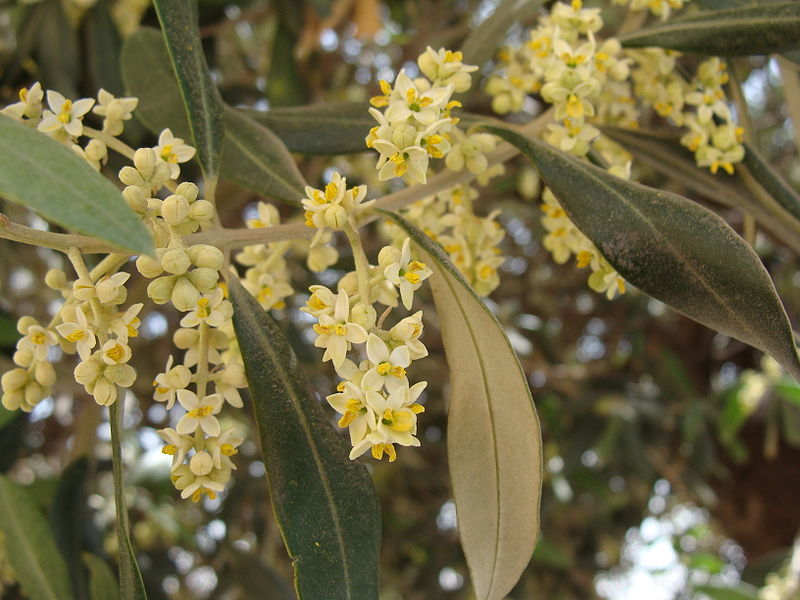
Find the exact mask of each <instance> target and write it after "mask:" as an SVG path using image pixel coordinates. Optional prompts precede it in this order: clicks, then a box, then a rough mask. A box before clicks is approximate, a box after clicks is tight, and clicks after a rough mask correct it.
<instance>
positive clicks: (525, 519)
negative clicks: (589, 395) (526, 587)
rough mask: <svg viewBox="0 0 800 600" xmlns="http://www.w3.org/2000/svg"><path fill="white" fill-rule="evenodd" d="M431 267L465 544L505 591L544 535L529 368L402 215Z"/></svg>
mask: <svg viewBox="0 0 800 600" xmlns="http://www.w3.org/2000/svg"><path fill="white" fill-rule="evenodd" d="M384 214H385V215H386V216H388V217H389V218H390V219H392V220H393V221H394V222H395V223H397V224H398V225H399V226H400V227H402V228H403V229H404V230H405V231H406V233H407V234H408V235H409V236H410V237H411V239H412V240H413V241H414V242H416V244H417V245H418V247H419V249H420V250H421V251H422V254H423V256H422V259H423V260H424V261H425V262H426V263H428V264H429V265H430V267H431V268H432V269H433V272H434V275H433V277H432V278H431V287H432V289H433V298H434V301H435V302H436V311H437V314H438V316H439V321H440V323H441V331H442V339H443V342H444V348H445V352H446V354H447V363H448V365H449V367H450V385H451V392H450V403H449V409H448V411H449V414H448V423H447V455H448V463H449V465H450V477H451V479H452V482H453V495H454V498H455V502H456V513H457V515H458V529H459V532H460V534H461V545H462V546H463V548H464V554H465V555H466V557H467V564H468V565H469V571H470V575H471V577H472V583H473V586H474V587H475V593H476V595H477V597H478V598H479V600H500V599H501V598H505V596H506V594H508V593H509V592H510V591H511V589H512V588H513V587H514V585H515V584H516V583H517V581H518V580H519V578H520V575H521V574H522V571H523V570H524V569H525V567H526V566H527V565H528V562H529V561H530V559H531V555H532V554H533V550H534V548H535V547H536V541H537V538H538V536H539V502H540V499H541V491H542V440H541V431H540V428H539V419H538V417H537V415H536V409H535V407H534V405H533V399H532V398H531V392H530V388H529V387H528V383H527V379H526V377H525V373H524V372H523V371H522V367H521V366H520V364H519V360H518V359H517V356H516V354H515V353H514V350H513V349H512V347H511V344H510V342H509V341H508V338H507V337H506V335H505V333H504V332H503V328H502V326H501V325H500V323H499V322H498V321H497V319H496V318H495V317H494V315H493V314H492V313H491V311H489V309H488V308H487V307H486V305H485V304H484V303H483V302H482V301H481V300H480V298H478V296H477V295H476V294H475V292H474V291H473V290H472V288H471V287H470V286H469V284H467V282H466V281H464V278H463V277H462V276H461V274H460V273H459V272H458V269H457V268H456V267H455V266H454V265H453V264H452V263H451V262H450V259H449V258H448V257H447V255H446V254H445V253H444V251H443V250H442V249H441V248H440V247H439V246H438V245H436V244H435V243H434V242H432V241H431V239H430V238H429V237H428V236H426V235H425V234H424V233H422V232H421V231H419V230H418V229H416V228H415V227H414V226H412V225H411V224H410V223H408V222H407V221H405V220H403V219H402V218H401V217H399V216H397V215H393V214H391V213H384Z"/></svg>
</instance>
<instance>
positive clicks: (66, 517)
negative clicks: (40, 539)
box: [50, 456, 89, 600]
mask: <svg viewBox="0 0 800 600" xmlns="http://www.w3.org/2000/svg"><path fill="white" fill-rule="evenodd" d="M88 476H89V460H88V459H87V458H86V457H85V456H83V457H81V458H78V459H77V460H75V461H74V462H73V463H72V464H70V465H69V466H68V467H67V468H66V469H64V472H63V473H62V474H61V477H60V478H59V480H58V488H56V494H55V496H54V497H53V504H52V506H51V508H50V523H51V524H52V528H53V536H54V538H55V540H56V545H57V546H58V548H59V550H61V554H62V556H63V557H64V561H65V563H66V565H67V570H68V571H69V575H70V579H71V581H72V591H73V593H74V594H75V598H77V599H78V600H83V599H85V598H87V590H86V575H85V574H84V572H83V564H82V563H81V551H82V550H83V531H84V528H85V526H86V524H87V518H86V517H87V514H86V513H87V511H86V481H87V478H88Z"/></svg>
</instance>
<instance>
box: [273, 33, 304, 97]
mask: <svg viewBox="0 0 800 600" xmlns="http://www.w3.org/2000/svg"><path fill="white" fill-rule="evenodd" d="M297 39H298V38H297V34H296V33H295V32H293V31H291V29H290V28H289V27H287V26H286V25H285V24H284V23H283V22H279V23H278V28H277V30H276V31H275V38H274V40H273V42H272V53H271V55H270V66H269V76H268V77H267V89H266V95H267V100H269V103H270V105H272V106H295V105H297V104H304V103H305V102H306V101H307V100H306V97H307V95H308V93H307V91H306V88H305V84H304V82H303V80H302V79H301V77H300V70H299V69H298V65H297V59H296V58H295V56H294V48H295V46H296V45H297Z"/></svg>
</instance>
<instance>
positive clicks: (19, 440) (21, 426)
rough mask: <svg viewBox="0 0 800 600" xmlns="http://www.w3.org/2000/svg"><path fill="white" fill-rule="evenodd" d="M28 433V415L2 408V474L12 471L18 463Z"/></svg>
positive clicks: (0, 426) (0, 425) (0, 457)
mask: <svg viewBox="0 0 800 600" xmlns="http://www.w3.org/2000/svg"><path fill="white" fill-rule="evenodd" d="M27 432H28V414H27V413H24V412H22V411H20V410H6V409H5V408H4V407H3V406H0V473H5V472H6V471H9V470H11V467H13V466H14V463H15V462H17V456H18V455H19V451H20V449H21V448H23V447H24V444H23V440H24V439H25V434H26V433H27Z"/></svg>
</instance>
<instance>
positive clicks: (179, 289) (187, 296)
mask: <svg viewBox="0 0 800 600" xmlns="http://www.w3.org/2000/svg"><path fill="white" fill-rule="evenodd" d="M170 299H171V300H172V304H174V305H175V308H177V309H178V310H179V311H181V312H188V311H190V310H192V309H193V308H194V307H195V306H197V301H198V300H199V299H200V292H199V291H198V290H197V287H195V285H194V284H193V283H192V282H191V281H189V279H188V278H187V277H184V276H181V277H178V278H177V280H176V281H175V287H173V288H172V296H171V297H170Z"/></svg>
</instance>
